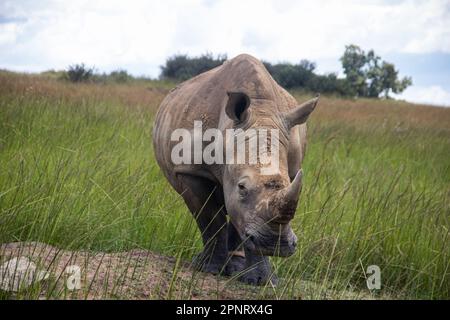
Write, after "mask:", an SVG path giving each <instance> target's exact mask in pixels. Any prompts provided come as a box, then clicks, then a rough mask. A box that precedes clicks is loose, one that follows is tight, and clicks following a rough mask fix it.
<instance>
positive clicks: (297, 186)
mask: <svg viewBox="0 0 450 320" xmlns="http://www.w3.org/2000/svg"><path fill="white" fill-rule="evenodd" d="M302 179H303V170H302V169H300V170H299V171H298V172H297V174H296V175H295V178H294V180H292V182H291V184H290V185H289V186H288V187H287V188H286V193H285V199H286V201H295V202H297V201H298V198H299V197H300V192H301V190H302Z"/></svg>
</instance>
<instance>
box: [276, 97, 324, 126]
mask: <svg viewBox="0 0 450 320" xmlns="http://www.w3.org/2000/svg"><path fill="white" fill-rule="evenodd" d="M318 101H319V95H317V96H316V97H315V98H314V99H311V100H308V101H306V102H304V103H302V104H301V105H299V106H297V107H295V108H294V109H292V110H290V111H288V112H286V113H285V114H284V119H285V120H286V123H287V126H288V127H289V129H290V128H292V127H294V126H296V125H299V124H302V123H305V122H306V120H308V117H309V115H310V114H311V112H313V111H314V109H315V108H316V105H317V102H318Z"/></svg>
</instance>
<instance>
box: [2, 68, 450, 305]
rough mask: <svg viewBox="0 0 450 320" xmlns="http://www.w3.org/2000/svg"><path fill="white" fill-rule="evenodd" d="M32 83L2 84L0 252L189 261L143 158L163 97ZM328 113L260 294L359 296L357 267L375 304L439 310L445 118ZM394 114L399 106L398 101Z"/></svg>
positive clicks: (443, 290) (444, 289) (444, 288)
mask: <svg viewBox="0 0 450 320" xmlns="http://www.w3.org/2000/svg"><path fill="white" fill-rule="evenodd" d="M40 81H43V82H44V81H48V80H45V79H33V80H30V81H28V80H24V79H23V77H19V76H11V75H3V76H2V77H1V79H0V82H1V86H2V87H3V89H1V90H0V243H7V242H13V241H40V242H45V243H48V244H51V245H56V246H58V247H62V248H66V249H83V250H96V251H106V252H112V251H121V250H129V249H131V248H145V249H149V250H154V251H157V252H161V253H164V254H167V255H172V256H177V257H178V258H179V259H190V258H191V257H192V255H193V254H195V253H196V252H197V251H199V250H200V249H201V241H200V237H199V233H198V231H197V230H196V226H195V223H194V221H193V219H192V217H191V215H190V214H189V212H188V210H187V208H186V206H185V205H184V203H183V201H182V200H181V198H180V197H179V196H178V195H177V194H176V193H175V192H174V191H173V190H172V189H171V187H170V186H169V185H168V183H167V182H166V181H165V179H164V177H163V176H162V174H161V172H160V170H159V168H158V166H157V164H156V162H155V159H154V155H153V150H152V143H151V131H152V125H153V117H154V114H155V110H156V108H157V105H158V104H159V102H160V100H161V98H162V96H163V95H162V94H158V95H155V97H154V99H153V100H152V99H150V100H148V99H146V100H145V101H144V102H142V103H140V102H139V101H138V102H137V103H136V102H135V101H134V100H133V99H132V97H130V101H132V103H130V102H127V101H128V100H127V99H123V95H124V94H125V95H126V92H127V91H126V90H127V89H123V87H121V88H120V90H122V91H121V92H122V93H121V94H120V95H118V96H115V95H114V94H112V95H109V94H107V93H106V94H101V95H98V94H96V93H91V91H90V90H91V89H90V88H89V86H92V87H93V89H92V90H93V91H95V92H97V91H99V92H102V90H103V89H101V88H100V89H98V88H94V87H95V86H96V85H83V86H84V87H77V86H76V85H69V84H64V85H62V84H60V83H57V82H56V81H54V82H52V81H50V82H49V83H48V84H47V85H46V86H44V88H41V89H40V90H34V91H33V90H31V89H29V87H32V86H33V85H34V86H38V85H39V82H40ZM130 87H132V86H130ZM46 88H47V89H46ZM48 88H50V89H48ZM80 88H83V89H80ZM114 88H115V87H112V88H111V87H106V89H104V90H112V91H114ZM59 89H61V90H62V92H59V93H58V90H59ZM30 90H31V92H30ZM78 90H84V91H83V93H85V94H80V95H77V94H76V92H78ZM96 90H97V91H96ZM130 90H131V89H130ZM142 90H144V91H143V93H142V94H143V95H146V94H147V93H146V92H148V94H149V95H150V94H154V92H153V91H152V90H148V91H145V90H147V89H145V88H142ZM73 91H75V93H74V92H73ZM55 92H56V93H55ZM107 92H110V91H107ZM72 95H73V97H72ZM130 95H132V93H130ZM336 103H337V104H342V105H346V103H347V102H346V101H338V100H333V99H330V100H326V99H325V102H324V103H323V105H322V106H321V111H320V112H319V113H318V115H317V116H313V117H312V119H311V121H310V123H309V125H310V126H309V145H308V150H307V156H306V159H305V163H304V166H303V168H304V172H305V181H304V189H303V192H302V195H301V200H300V205H299V207H298V210H297V215H296V217H295V219H294V230H295V232H296V234H297V235H298V238H299V247H298V250H297V252H296V253H295V254H294V256H292V257H290V258H287V259H281V258H277V259H272V261H273V262H274V265H275V268H276V270H277V271H278V273H279V275H280V276H281V277H282V278H283V280H282V282H281V285H280V286H279V287H277V288H276V289H275V292H273V289H270V288H267V287H266V288H260V289H258V290H260V296H261V297H263V296H264V295H265V293H266V292H267V291H271V292H272V294H273V293H274V294H275V295H276V297H280V298H295V294H296V293H295V292H297V289H298V286H299V285H300V282H301V280H311V281H312V282H314V283H316V286H314V287H313V288H312V289H310V290H312V291H311V292H309V294H308V296H307V297H310V298H322V297H324V296H323V293H324V292H325V291H326V290H334V291H335V292H336V293H337V295H336V296H335V297H340V296H339V293H340V292H343V291H342V290H346V289H355V290H362V291H366V290H367V288H366V287H365V270H366V268H367V266H369V265H372V264H374V265H378V266H379V267H380V268H381V272H382V274H381V278H382V290H381V292H380V293H379V294H380V295H382V294H384V295H387V296H391V297H402V298H431V299H435V298H446V299H448V298H449V297H450V296H449V292H450V281H449V273H450V268H449V265H450V249H449V248H450V246H449V243H450V241H449V240H450V239H449V226H450V224H449V218H450V201H449V197H450V131H449V128H450V123H448V122H446V121H447V119H448V115H447V117H446V118H443V120H439V119H438V120H436V121H438V123H439V124H440V125H438V126H436V125H435V123H433V124H430V125H428V124H427V123H421V125H410V126H408V125H406V124H402V123H398V122H395V121H394V122H392V121H389V119H390V114H389V113H388V114H383V117H384V118H385V120H386V119H387V121H384V120H383V121H381V120H380V119H381V118H383V117H381V118H374V120H373V121H372V120H370V121H366V120H367V119H365V120H364V121H365V122H364V123H363V121H362V120H361V123H360V122H359V119H358V117H356V116H355V118H354V119H352V118H351V117H350V118H347V119H345V121H344V120H342V119H338V118H336V119H333V117H328V116H327V112H328V111H327V104H330V105H331V104H336ZM383 103H384V104H387V103H388V102H383ZM379 104H380V105H381V104H382V102H380V103H379ZM371 105H372V108H377V107H378V105H377V103H371ZM408 107H409V108H417V107H414V106H408ZM336 108H338V107H336V106H334V107H333V109H331V107H330V110H333V111H336V110H337V109H336ZM343 108H344V107H343ZM431 109H432V108H430V110H431ZM392 110H393V111H392V112H393V114H394V113H396V112H397V113H398V110H399V109H398V107H397V106H396V105H395V104H393V105H392ZM449 111H450V110H449ZM442 112H445V111H442ZM321 114H323V115H325V116H321ZM350 114H351V113H350ZM439 121H441V122H439ZM305 290H306V289H305ZM377 294H378V293H376V292H374V295H375V296H376V295H377Z"/></svg>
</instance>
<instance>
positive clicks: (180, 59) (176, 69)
mask: <svg viewBox="0 0 450 320" xmlns="http://www.w3.org/2000/svg"><path fill="white" fill-rule="evenodd" d="M226 59H227V56H226V55H218V56H217V58H215V57H214V56H213V55H212V54H210V53H207V54H204V55H201V56H200V57H193V58H191V57H188V56H187V55H174V56H172V57H170V58H168V59H167V60H166V64H165V65H164V66H161V75H160V78H161V79H168V80H179V81H184V80H187V79H189V78H192V77H194V76H196V75H199V74H200V73H203V72H205V71H208V70H210V69H213V68H215V67H217V66H220V65H221V64H222V63H223V62H224V61H225V60H226Z"/></svg>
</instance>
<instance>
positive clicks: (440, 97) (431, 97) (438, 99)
mask: <svg viewBox="0 0 450 320" xmlns="http://www.w3.org/2000/svg"><path fill="white" fill-rule="evenodd" d="M397 98H400V99H404V100H406V101H409V102H415V103H423V104H431V105H436V106H444V107H450V92H449V91H446V90H445V89H444V88H442V87H441V86H427V87H425V86H412V87H409V88H408V89H406V90H405V91H404V92H403V93H402V94H401V95H398V96H397Z"/></svg>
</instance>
